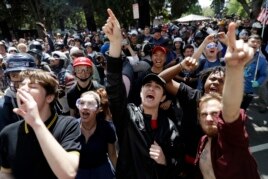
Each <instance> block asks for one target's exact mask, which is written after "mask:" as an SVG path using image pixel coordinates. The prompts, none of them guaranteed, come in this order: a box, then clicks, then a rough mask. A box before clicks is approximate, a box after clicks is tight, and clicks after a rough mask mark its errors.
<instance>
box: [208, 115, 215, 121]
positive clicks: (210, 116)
mask: <svg viewBox="0 0 268 179" xmlns="http://www.w3.org/2000/svg"><path fill="white" fill-rule="evenodd" d="M206 120H207V121H210V122H211V121H214V120H213V117H212V115H211V114H207V117H206Z"/></svg>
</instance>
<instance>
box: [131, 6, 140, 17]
mask: <svg viewBox="0 0 268 179" xmlns="http://www.w3.org/2000/svg"><path fill="white" fill-rule="evenodd" d="M132 11H133V18H134V19H139V18H140V14H139V4H138V3H135V4H132Z"/></svg>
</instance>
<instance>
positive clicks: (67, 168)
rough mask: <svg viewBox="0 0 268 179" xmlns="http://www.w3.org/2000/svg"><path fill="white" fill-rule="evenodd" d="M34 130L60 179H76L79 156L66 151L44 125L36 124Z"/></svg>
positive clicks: (50, 164) (49, 162)
mask: <svg viewBox="0 0 268 179" xmlns="http://www.w3.org/2000/svg"><path fill="white" fill-rule="evenodd" d="M33 129H34V132H35V134H36V137H37V139H38V142H39V144H40V146H41V149H42V151H43V154H44V156H45V158H46V160H47V162H48V164H49V166H50V168H51V169H52V171H53V172H54V174H55V175H56V176H57V177H58V178H74V177H75V176H76V172H77V169H78V164H79V155H78V154H77V155H76V154H70V153H68V152H67V151H65V150H64V149H63V148H62V146H61V145H60V144H59V143H58V142H57V141H56V139H55V138H54V137H53V136H52V134H51V133H50V132H49V130H48V129H47V128H46V126H45V125H44V124H43V123H41V124H36V125H35V126H34V127H33Z"/></svg>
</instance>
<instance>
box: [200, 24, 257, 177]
mask: <svg viewBox="0 0 268 179" xmlns="http://www.w3.org/2000/svg"><path fill="white" fill-rule="evenodd" d="M235 26H236V24H235V23H231V24H230V25H229V31H228V41H229V42H228V49H227V53H226V56H225V62H226V74H225V81H224V87H223V92H222V97H221V96H220V95H218V94H214V93H210V94H206V95H204V96H203V97H202V98H201V99H200V101H199V122H200V125H201V127H202V129H203V131H204V132H205V134H206V135H205V136H203V137H202V139H201V140H200V144H199V147H198V153H197V158H196V164H198V166H199V169H200V171H201V173H202V176H203V177H201V175H200V177H197V178H215V179H216V178H217V179H222V178H237V179H259V178H260V176H259V174H258V170H257V164H256V161H255V160H254V158H253V156H252V155H251V154H250V152H249V149H248V147H249V141H248V134H247V132H246V128H245V120H246V115H245V111H244V110H240V105H241V102H242V99H243V86H244V67H245V65H246V64H247V63H248V62H249V61H250V60H251V59H252V57H253V54H254V51H253V48H251V47H250V45H248V44H246V43H244V42H242V41H236V37H235Z"/></svg>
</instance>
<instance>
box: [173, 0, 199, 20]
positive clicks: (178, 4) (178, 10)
mask: <svg viewBox="0 0 268 179" xmlns="http://www.w3.org/2000/svg"><path fill="white" fill-rule="evenodd" d="M194 6H198V1H197V0H181V1H178V0H172V1H171V7H172V8H171V14H172V18H173V19H175V18H179V17H181V15H182V14H183V13H189V11H188V10H189V9H191V10H197V11H194V12H193V13H194V14H201V13H202V11H201V10H202V9H201V7H200V6H199V7H200V8H199V7H197V9H195V7H194Z"/></svg>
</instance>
